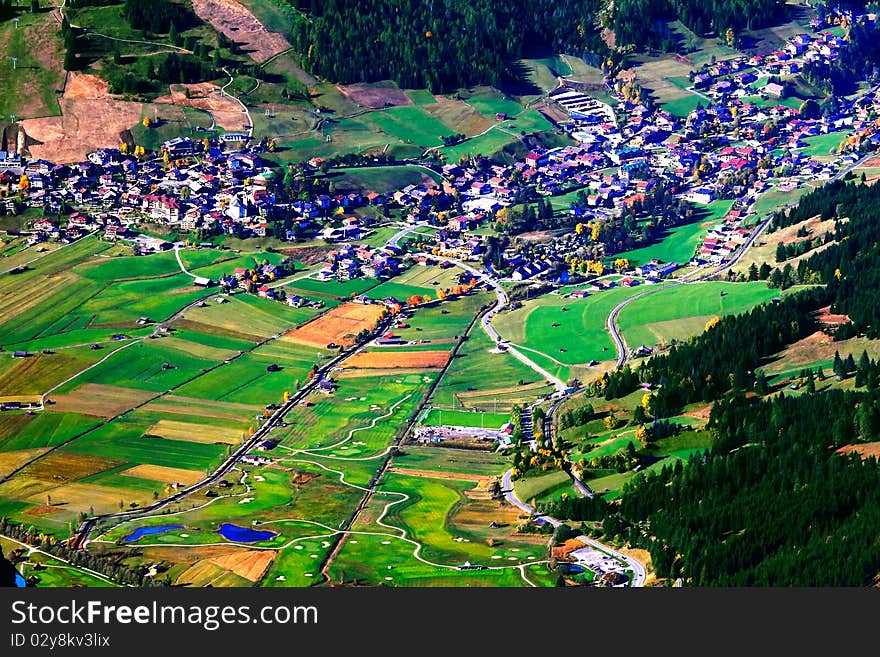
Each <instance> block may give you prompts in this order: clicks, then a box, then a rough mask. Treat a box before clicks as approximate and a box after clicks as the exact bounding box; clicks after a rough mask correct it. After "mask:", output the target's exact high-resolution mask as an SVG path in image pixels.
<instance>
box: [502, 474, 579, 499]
mask: <svg viewBox="0 0 880 657" xmlns="http://www.w3.org/2000/svg"><path fill="white" fill-rule="evenodd" d="M570 483H571V478H570V477H569V476H568V475H567V474H566V473H565V472H563V471H562V470H553V471H551V472H543V473H540V474H535V475H532V476H527V477H523V478H522V479H517V480H516V481H515V482H514V483H513V489H514V491H515V492H516V496H517V497H518V498H519V499H521V500H531V499H536V498H539V497H541V496H542V495H545V494H546V493H548V492H550V491H552V490H553V489H556V488H559V487H563V486H567V485H568V484H570Z"/></svg>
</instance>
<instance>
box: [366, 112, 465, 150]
mask: <svg viewBox="0 0 880 657" xmlns="http://www.w3.org/2000/svg"><path fill="white" fill-rule="evenodd" d="M361 120H363V121H364V122H365V123H367V124H368V125H371V126H373V127H374V128H375V129H376V130H378V131H381V132H384V133H385V134H387V135H391V136H392V137H394V138H396V139H398V140H400V141H402V142H404V143H409V144H415V145H417V146H421V147H423V148H428V147H430V146H439V145H442V143H443V141H442V137H444V136H446V135H450V134H452V130H450V129H449V128H447V127H446V126H445V125H443V124H442V123H440V121H438V120H437V119H435V118H434V117H433V116H431V115H430V114H429V113H427V112H425V111H424V110H423V109H421V108H420V107H418V106H403V107H392V108H390V109H387V110H383V111H381V112H370V113H369V114H366V115H364V116H363V117H361Z"/></svg>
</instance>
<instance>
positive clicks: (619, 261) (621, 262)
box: [614, 258, 629, 271]
mask: <svg viewBox="0 0 880 657" xmlns="http://www.w3.org/2000/svg"><path fill="white" fill-rule="evenodd" d="M614 268H615V269H616V270H617V271H625V270H627V269H629V260H628V259H626V258H616V259H615V260H614Z"/></svg>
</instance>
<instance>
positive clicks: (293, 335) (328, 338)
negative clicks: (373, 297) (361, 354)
mask: <svg viewBox="0 0 880 657" xmlns="http://www.w3.org/2000/svg"><path fill="white" fill-rule="evenodd" d="M384 311H385V306H382V305H380V304H362V303H343V304H342V305H340V306H337V307H336V308H333V309H331V310H329V311H328V312H326V313H325V314H323V315H321V316H320V317H317V318H315V319H313V320H312V321H310V322H308V323H307V324H304V325H303V326H301V327H299V328H296V329H293V330H291V331H288V332H287V333H285V334H284V337H283V338H282V339H286V340H290V341H292V342H298V343H301V344H307V345H310V346H313V347H325V346H326V345H327V344H329V343H331V342H335V343H336V344H339V345H343V346H345V347H349V346H351V345H353V344H354V342H355V337H356V336H357V334H358V333H360V332H361V331H362V330H364V329H366V330H368V331H369V330H371V329H372V328H373V327H374V326H376V322H378V321H379V318H380V317H381V316H382V313H383V312H384Z"/></svg>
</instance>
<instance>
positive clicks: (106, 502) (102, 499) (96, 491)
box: [13, 477, 148, 513]
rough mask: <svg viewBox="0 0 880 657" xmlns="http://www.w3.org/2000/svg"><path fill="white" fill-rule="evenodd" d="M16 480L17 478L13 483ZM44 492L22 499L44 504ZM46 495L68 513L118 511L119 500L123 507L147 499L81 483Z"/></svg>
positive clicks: (144, 495) (135, 494) (121, 491)
mask: <svg viewBox="0 0 880 657" xmlns="http://www.w3.org/2000/svg"><path fill="white" fill-rule="evenodd" d="M17 480H18V477H16V478H15V479H14V480H13V481H17ZM46 492H47V490H43V491H40V492H38V493H34V494H32V495H30V496H28V497H26V498H24V501H26V502H30V503H31V504H37V505H40V504H44V503H45V502H46ZM48 493H49V494H51V495H52V504H53V505H59V504H64V505H65V507H67V510H68V511H70V510H73V511H85V510H88V509H89V507H94V509H95V512H96V513H112V512H116V511H119V502H120V500H121V501H123V503H124V504H125V505H127V504H128V503H129V502H139V503H140V504H144V503H145V502H146V501H147V497H148V495H147V494H146V493H142V492H140V491H136V490H131V489H127V488H116V487H112V486H99V485H97V484H81V483H75V484H68V485H66V486H58V487H56V488H51V489H48ZM19 499H21V498H19Z"/></svg>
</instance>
